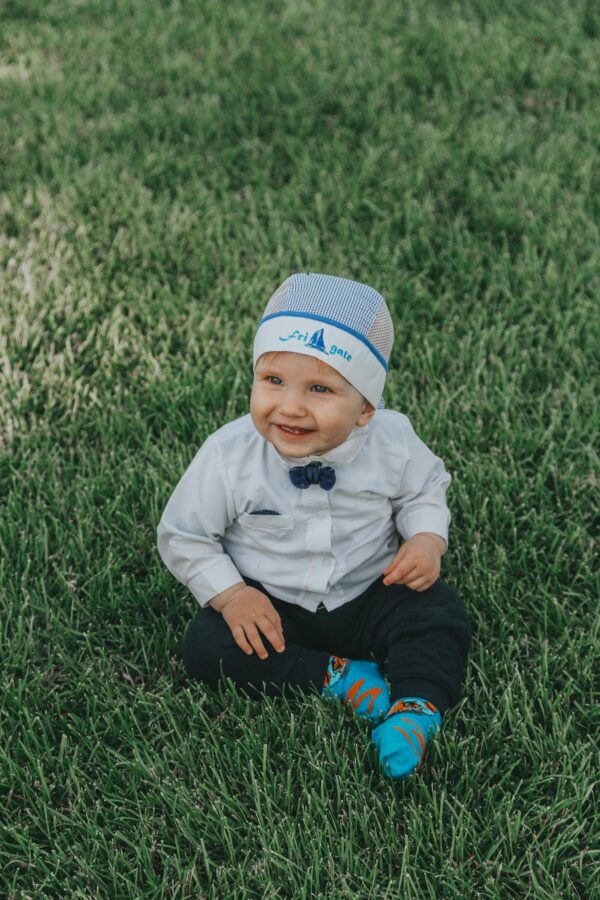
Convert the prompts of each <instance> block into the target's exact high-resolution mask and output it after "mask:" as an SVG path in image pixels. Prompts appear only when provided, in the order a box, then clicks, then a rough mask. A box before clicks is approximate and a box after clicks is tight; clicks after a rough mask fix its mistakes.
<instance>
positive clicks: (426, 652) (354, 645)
mask: <svg viewBox="0 0 600 900" xmlns="http://www.w3.org/2000/svg"><path fill="white" fill-rule="evenodd" d="M245 581H246V583H247V584H249V585H250V586H252V587H255V588H258V590H260V591H262V592H263V593H265V594H266V595H267V596H268V597H269V599H270V600H271V602H272V603H273V606H274V607H275V609H276V610H277V612H278V613H279V615H280V616H281V625H282V629H283V636H284V639H285V650H284V651H283V652H282V653H277V651H276V650H275V649H273V647H272V646H271V644H270V643H269V640H268V638H266V637H265V636H264V635H263V634H262V633H260V636H261V640H262V642H263V644H264V646H265V649H266V651H267V653H268V656H267V658H266V659H260V658H259V657H258V656H257V654H256V651H254V650H253V651H252V654H251V655H247V654H246V653H244V651H243V650H241V649H240V647H238V645H237V644H236V643H235V641H234V639H233V635H232V634H231V631H230V629H229V626H228V625H227V622H226V621H225V620H224V618H223V617H222V615H221V613H218V612H216V611H215V610H214V609H212V608H211V607H210V606H206V607H204V608H202V609H199V610H198V612H197V613H196V616H195V617H194V619H193V620H192V621H191V622H190V624H189V626H188V628H187V630H186V633H185V636H184V639H183V642H182V647H181V649H182V656H183V662H184V665H185V667H186V669H187V671H188V672H189V674H190V675H191V676H192V677H194V678H196V679H198V680H200V681H202V682H204V683H206V684H207V685H209V686H210V687H212V688H215V687H216V686H217V684H218V682H219V678H220V675H221V671H222V673H223V674H224V675H225V676H227V677H229V678H231V679H232V680H233V681H234V682H235V684H236V685H237V686H238V687H240V688H242V689H243V690H244V691H245V692H246V693H247V694H248V695H249V696H251V697H260V695H261V694H266V695H268V696H275V695H277V694H280V693H282V692H285V688H286V686H288V685H289V686H294V687H296V688H299V689H301V690H304V691H318V692H319V693H321V691H322V688H323V681H324V679H325V672H326V669H327V664H328V662H329V657H330V656H331V655H335V656H346V657H349V658H350V659H369V658H374V659H376V660H378V661H379V662H381V663H382V664H383V667H384V672H385V673H386V675H387V679H388V681H389V683H390V691H391V699H392V702H394V701H395V700H397V699H398V698H399V697H422V698H423V699H425V700H430V701H431V702H432V703H433V704H434V705H435V706H437V708H438V709H439V710H440V712H442V713H443V712H444V711H445V710H446V709H448V708H449V707H451V706H454V704H455V703H457V701H458V699H459V697H460V690H461V685H462V681H463V677H464V668H465V663H466V659H467V654H468V651H469V647H470V643H471V627H470V625H469V620H468V618H467V614H466V611H465V607H464V604H463V602H462V600H461V598H460V597H459V596H458V594H456V593H455V592H454V591H453V590H452V589H451V588H450V587H448V585H447V584H446V583H445V582H444V581H443V580H442V579H441V578H439V579H438V580H437V581H436V582H435V584H433V585H432V586H431V587H430V588H428V590H426V591H421V592H419V591H413V590H411V589H410V588H408V587H406V586H405V585H400V584H393V585H384V584H383V577H381V578H378V579H377V581H375V582H373V584H372V585H371V586H370V587H369V588H367V590H366V591H365V592H364V593H363V594H361V595H360V596H359V597H356V598H355V599H354V600H351V601H349V602H348V603H345V604H344V605H343V606H340V607H338V608H337V609H335V610H334V611H333V612H327V611H326V610H325V609H321V610H319V611H317V612H314V613H313V612H309V611H308V610H305V609H302V608H301V607H300V606H295V605H294V604H293V603H286V602H285V601H284V600H279V599H278V598H276V597H273V596H272V595H271V594H269V593H268V591H266V590H265V588H264V587H263V586H262V585H261V584H260V583H259V582H257V581H252V580H250V579H248V578H246V579H245Z"/></svg>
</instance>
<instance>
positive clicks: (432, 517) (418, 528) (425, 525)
mask: <svg viewBox="0 0 600 900" xmlns="http://www.w3.org/2000/svg"><path fill="white" fill-rule="evenodd" d="M449 524H450V513H449V512H442V511H440V512H438V513H434V512H432V511H431V510H415V512H412V513H409V514H408V515H406V516H404V517H402V516H400V517H398V518H397V519H396V528H397V529H398V531H399V532H400V534H401V535H402V537H403V538H404V540H405V541H407V540H408V539H409V538H411V537H414V536H415V534H420V533H421V532H423V531H431V532H432V533H433V534H439V536H440V537H441V538H443V539H444V540H445V541H446V550H447V549H448V526H449ZM446 550H444V553H445V552H446Z"/></svg>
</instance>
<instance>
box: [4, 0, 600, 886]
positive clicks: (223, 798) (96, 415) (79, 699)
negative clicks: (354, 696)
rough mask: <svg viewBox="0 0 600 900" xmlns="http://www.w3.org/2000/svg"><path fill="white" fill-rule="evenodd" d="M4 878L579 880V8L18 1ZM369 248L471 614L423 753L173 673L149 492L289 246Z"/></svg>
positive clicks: (184, 598)
mask: <svg viewBox="0 0 600 900" xmlns="http://www.w3.org/2000/svg"><path fill="white" fill-rule="evenodd" d="M1 20H2V21H1V28H0V497H1V503H2V515H1V517H0V573H1V580H0V585H1V588H0V602H1V618H0V628H1V631H0V639H1V646H2V664H1V670H0V696H1V700H0V729H1V733H2V740H1V742H0V772H1V786H2V790H1V792H0V894H1V895H2V896H6V897H8V898H11V900H12V898H15V900H16V898H18V900H21V898H36V900H37V898H38V897H52V898H63V897H65V898H95V897H98V898H169V900H170V898H188V897H189V898H211V900H212V898H215V900H220V898H227V900H228V898H236V900H237V898H281V900H283V898H294V900H295V898H313V897H326V898H335V900H338V898H390V900H396V898H402V900H404V898H409V900H410V898H430V897H436V898H438V897H439V898H474V897H477V898H480V897H481V898H498V900H504V898H513V897H514V898H519V900H522V898H535V900H538V898H547V900H557V898H571V897H576V898H592V897H600V880H599V879H598V869H597V868H595V865H596V866H597V862H598V859H597V856H596V857H595V856H594V847H595V846H596V847H597V846H598V841H599V827H598V814H597V800H596V799H595V797H594V788H595V785H596V782H597V772H598V758H597V737H598V724H599V719H600V716H599V714H598V705H597V695H595V694H594V689H595V683H594V675H595V672H594V662H595V663H596V672H597V658H598V653H597V651H598V630H597V624H598V622H597V616H596V606H597V597H598V558H597V548H596V547H595V545H594V543H593V525H594V520H595V511H596V509H597V472H598V465H597V457H596V456H595V452H594V441H595V438H597V434H598V418H599V417H598V407H597V397H598V392H599V379H598V367H597V357H598V346H599V338H600V334H599V332H600V329H599V327H598V325H599V319H598V309H597V299H598V294H599V290H600V245H599V240H598V238H599V225H598V223H599V222H600V199H599V198H600V177H599V173H600V165H599V162H600V160H599V156H600V153H599V144H598V134H599V130H600V113H599V107H598V96H599V93H600V69H599V67H598V59H599V58H600V9H599V7H598V5H597V4H595V3H594V2H591V0H590V2H584V0H570V2H566V0H563V2H542V0H534V2H531V3H527V4H523V3H517V2H516V0H507V2H505V3H503V4H498V3H493V2H491V0H457V2H454V3H451V4H449V3H445V2H441V0H430V2H425V0H414V2H408V0H399V2H397V3H389V2H383V0H369V2H367V0H356V2H344V0H330V2H328V3H326V2H324V0H304V2H303V0H288V2H283V0H256V2H253V3H244V2H242V0H230V2H228V3H222V2H217V0H173V2H167V0H77V2H76V0H60V2H59V0H5V2H4V3H3V5H2V11H1ZM296 271H312V272H327V273H331V274H337V275H343V276H345V277H349V278H354V279H357V280H359V281H366V282H368V283H369V284H372V285H373V286H374V287H375V288H377V289H378V290H379V291H381V292H382V293H383V295H384V296H385V297H386V299H387V301H388V303H389V306H390V309H391V311H392V314H393V317H394V321H395V325H396V342H395V345H394V350H393V355H392V361H391V363H392V364H391V370H390V375H389V377H388V380H387V383H386V393H385V398H386V403H387V406H388V407H390V408H392V409H398V410H400V411H402V412H404V413H406V414H407V415H408V416H409V418H410V419H411V422H412V423H413V425H414V427H415V429H416V430H417V433H418V434H419V435H420V436H421V437H422V438H423V440H424V441H426V443H428V444H429V446H430V447H431V448H432V449H433V450H434V451H435V452H436V453H437V454H438V455H439V456H441V457H442V458H443V459H444V461H445V464H446V467H447V469H448V471H450V473H451V474H452V477H453V483H452V486H451V488H450V491H449V494H448V499H449V504H450V508H451V511H452V516H453V520H452V526H451V535H450V547H449V550H448V553H447V554H446V556H445V557H444V564H443V571H442V574H443V577H444V578H445V579H446V580H447V581H448V582H449V583H450V584H451V585H452V586H453V587H455V588H456V590H458V591H459V593H460V594H461V595H462V596H463V598H464V600H465V602H466V605H467V607H468V611H469V615H470V618H471V621H472V624H473V631H474V643H473V650H472V655H471V658H470V661H469V667H468V672H467V680H466V684H465V690H464V695H463V700H462V701H461V703H460V704H459V706H457V707H455V708H454V709H453V710H452V711H451V713H449V715H448V716H447V717H446V721H445V724H444V727H443V729H442V731H441V732H440V735H439V737H438V739H437V740H436V741H435V743H434V745H433V747H432V748H431V751H430V753H429V754H428V757H427V761H426V764H425V766H424V767H423V769H422V770H421V771H420V772H419V773H418V775H417V776H415V777H414V778H412V779H410V780H407V781H402V782H393V781H390V780H388V779H386V778H385V777H384V776H383V775H382V773H381V771H380V770H379V767H378V763H377V759H376V758H375V756H374V754H373V751H372V748H371V746H370V735H369V726H368V724H367V723H365V722H362V721H358V720H356V719H353V718H352V716H351V714H350V713H349V711H347V710H345V709H344V708H343V707H341V706H335V705H332V704H327V705H326V704H323V702H322V700H321V699H320V698H319V697H318V696H317V695H316V694H315V695H311V696H304V697H303V696H300V695H298V696H297V697H293V698H287V699H280V700H273V699H271V700H267V701H265V702H264V703H262V704H261V703H257V702H254V701H251V700H249V699H248V698H246V697H245V696H244V695H243V694H242V693H237V692H236V690H235V688H234V687H233V685H232V684H231V683H230V682H229V683H226V684H224V685H223V688H222V690H219V691H218V692H211V691H210V690H208V689H205V688H204V687H203V686H202V685H201V684H200V683H198V682H191V680H190V679H189V677H188V676H187V674H186V672H185V669H184V667H183V665H182V662H181V656H180V641H181V639H182V637H183V634H184V631H185V628H186V626H187V623H188V622H189V621H190V619H191V618H192V617H193V615H194V611H195V609H194V605H195V602H196V601H195V600H194V599H193V597H192V596H191V594H190V593H189V592H188V591H187V590H186V588H184V587H183V586H182V585H181V584H179V583H178V582H177V581H175V579H174V578H173V577H172V576H171V575H170V573H169V572H168V571H167V569H166V568H165V567H164V565H163V564H162V562H161V560H160V558H159V556H158V553H157V550H156V536H155V535H156V525H157V523H158V520H159V518H160V515H161V512H162V509H163V507H164V505H165V503H166V501H167V499H168V497H169V496H170V493H171V491H172V490H173V488H174V486H175V484H176V482H177V480H178V479H179V477H180V475H181V474H182V472H183V471H184V469H185V467H186V466H187V464H188V463H189V462H190V460H191V459H192V457H193V455H194V454H195V452H196V450H197V449H198V447H199V446H200V445H201V444H202V442H203V441H204V439H205V438H206V437H207V436H208V435H209V434H210V433H211V432H212V431H214V430H215V429H216V428H218V427H219V426H220V425H222V424H224V423H225V422H227V421H229V420H231V419H233V418H235V417H237V416H240V415H243V414H245V413H246V412H247V411H248V398H249V389H250V384H251V380H252V368H251V345H252V339H253V335H254V330H255V327H256V324H257V321H258V317H259V316H260V314H261V312H262V310H263V308H264V305H265V303H266V301H267V299H268V297H269V296H270V294H271V293H272V291H273V290H274V289H275V287H276V286H277V285H278V284H279V283H280V282H281V281H282V280H283V279H284V278H285V277H286V276H287V275H288V274H290V273H291V272H296Z"/></svg>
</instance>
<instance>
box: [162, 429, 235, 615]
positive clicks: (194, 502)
mask: <svg viewBox="0 0 600 900" xmlns="http://www.w3.org/2000/svg"><path fill="white" fill-rule="evenodd" d="M234 518H235V507H234V503H233V493H232V491H231V488H230V486H229V484H228V482H227V477H226V471H225V466H224V465H223V460H222V457H221V452H220V448H219V444H218V441H216V440H213V439H211V438H208V440H207V441H206V442H205V443H204V444H203V445H202V447H201V448H200V450H199V451H198V453H197V454H196V456H195V457H194V459H193V460H192V462H191V463H190V465H189V467H188V468H187V470H186V471H185V472H184V474H183V476H182V478H181V480H180V482H179V484H178V485H177V487H176V488H175V490H174V491H173V493H172V495H171V497H170V499H169V501H168V503H167V505H166V507H165V510H164V512H163V514H162V517H161V520H160V522H159V524H158V528H157V538H158V552H159V553H160V555H161V558H162V560H163V562H164V563H165V565H166V567H167V568H168V569H169V571H170V572H171V573H172V574H173V575H174V576H175V578H177V579H178V581H181V583H182V584H185V585H186V586H187V587H188V588H189V589H190V591H191V592H192V594H193V595H194V597H195V598H196V600H197V601H198V603H199V604H200V606H206V605H207V604H208V601H209V600H210V599H211V598H212V597H215V596H216V595H217V594H220V593H221V591H225V590H227V588H230V587H232V585H234V584H237V583H239V582H240V581H243V580H244V579H243V578H242V576H241V575H240V573H239V572H238V570H237V568H236V567H235V565H234V563H233V561H232V559H231V557H230V556H228V555H227V554H226V553H225V551H224V549H223V546H222V544H221V537H222V536H223V534H224V532H225V529H226V528H227V527H228V526H229V525H231V524H232V522H233V521H234Z"/></svg>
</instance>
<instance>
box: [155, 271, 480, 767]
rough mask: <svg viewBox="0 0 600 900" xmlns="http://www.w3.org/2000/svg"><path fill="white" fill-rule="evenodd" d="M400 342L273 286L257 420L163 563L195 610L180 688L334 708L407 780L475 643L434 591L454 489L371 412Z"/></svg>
mask: <svg viewBox="0 0 600 900" xmlns="http://www.w3.org/2000/svg"><path fill="white" fill-rule="evenodd" d="M393 339H394V333H393V325H392V320H391V317H390V314H389V311H388V308H387V306H386V303H385V300H384V299H383V297H382V296H381V295H380V294H379V293H378V292H377V291H375V290H374V289H373V288H370V287H368V286H367V285H364V284H360V283H358V282H354V281H350V280H348V279H345V278H339V277H337V276H333V275H317V274H313V273H310V274H308V273H301V274H296V275H292V276H291V277H290V278H288V279H287V280H286V281H284V282H283V284H282V285H281V286H280V287H279V288H278V289H277V290H276V291H275V293H274V294H273V296H272V297H271V299H270V300H269V302H268V304H267V307H266V309H265V312H264V315H263V318H262V319H261V321H260V323H259V326H258V330H257V332H256V337H255V341H254V383H253V386H252V395H251V398H250V414H249V415H245V416H242V417H241V418H239V419H236V420H235V421H233V422H229V423H228V424H226V425H224V426H222V427H221V428H219V429H218V430H217V431H216V432H215V433H214V434H212V435H210V436H209V437H208V439H207V440H206V441H205V443H204V444H203V445H202V447H201V448H200V450H199V451H198V453H197V454H196V456H195V457H194V459H193V460H192V462H191V464H190V466H189V467H188V469H187V471H186V472H185V473H184V475H183V477H182V478H181V481H180V482H179V484H178V485H177V487H176V488H175V491H174V492H173V494H172V496H171V498H170V500H169V502H168V503H167V506H166V508H165V510H164V513H163V515H162V518H161V521H160V523H159V526H158V548H159V552H160V555H161V557H162V559H163V560H164V562H165V564H166V565H167V567H168V568H169V570H170V571H171V572H172V573H173V575H174V576H175V577H176V578H178V579H179V581H181V582H182V583H183V584H185V585H187V586H188V588H189V589H190V591H191V592H192V594H193V595H194V597H195V598H196V600H197V601H198V603H199V605H200V609H199V610H198V611H197V613H196V616H195V617H194V619H193V620H192V622H191V623H190V624H189V626H188V628H187V631H186V634H185V637H184V640H183V645H182V650H183V661H184V665H185V667H186V669H187V671H188V672H189V673H190V675H192V676H193V677H194V678H197V679H199V680H201V681H203V682H205V683H206V684H208V685H209V686H211V687H213V688H214V687H216V685H217V684H218V681H219V678H220V677H221V676H222V675H223V676H226V677H229V678H231V679H232V680H233V681H234V682H235V683H236V685H238V686H239V687H240V688H243V689H244V690H245V691H247V692H248V693H249V694H250V695H251V696H260V695H261V694H267V695H275V694H277V693H281V692H284V691H285V688H286V686H290V687H291V686H294V687H296V688H300V689H301V690H304V691H317V692H318V693H320V694H321V695H322V696H323V697H325V698H339V700H341V701H342V702H343V703H344V704H347V705H348V706H349V707H351V708H352V709H353V710H354V712H355V714H357V715H359V716H363V717H365V718H366V719H368V720H369V721H370V722H372V723H373V725H375V726H376V727H375V728H374V729H373V731H372V741H373V744H374V746H375V748H376V751H377V753H378V755H379V759H380V761H381V764H382V769H383V771H384V773H385V774H386V775H388V776H389V777H392V778H402V777H404V776H407V775H409V774H411V773H412V772H414V771H415V769H417V768H418V767H419V766H420V765H421V763H422V761H423V757H424V754H425V750H426V747H427V744H428V742H429V741H431V739H432V738H433V736H434V735H435V734H436V732H437V731H438V730H439V728H440V725H441V722H442V716H443V714H444V712H445V711H446V710H447V709H449V708H450V707H451V706H453V705H454V704H456V702H457V701H458V698H459V695H460V689H461V684H462V679H463V674H464V667H465V662H466V658H467V653H468V650H469V646H470V640H471V629H470V625H469V621H468V618H467V615H466V612H465V608H464V605H463V602H462V600H461V599H460V597H459V596H458V595H457V594H456V593H455V592H454V591H453V590H451V588H450V587H448V585H447V584H446V583H445V582H444V581H443V580H442V579H441V578H440V577H439V574H440V561H441V557H442V554H443V553H444V552H445V550H446V547H447V536H448V525H449V522H450V513H449V512H448V508H447V506H446V500H445V494H446V490H447V488H448V485H449V483H450V476H449V475H448V474H447V473H446V471H445V469H444V465H443V463H442V461H441V459H439V458H438V457H437V456H435V455H434V454H433V453H432V452H431V450H429V449H428V447H427V446H426V445H425V444H424V443H423V442H422V441H421V440H420V439H419V438H418V437H417V435H416V434H415V432H414V430H413V428H412V426H411V424H410V422H409V420H408V418H407V417H406V416H405V415H403V414H402V413H399V412H394V411H392V410H388V409H385V408H384V404H383V400H382V398H381V395H382V390H383V386H384V382H385V378H386V374H387V368H388V360H389V357H390V351H391V348H392V342H393ZM399 535H400V536H401V537H402V539H403V543H402V545H401V546H400V548H399ZM269 651H270V652H269ZM273 651H274V652H273ZM383 662H386V663H387V677H388V679H389V686H388V682H387V681H386V679H385V678H384V676H383V674H382V670H381V667H380V664H381V663H383Z"/></svg>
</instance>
